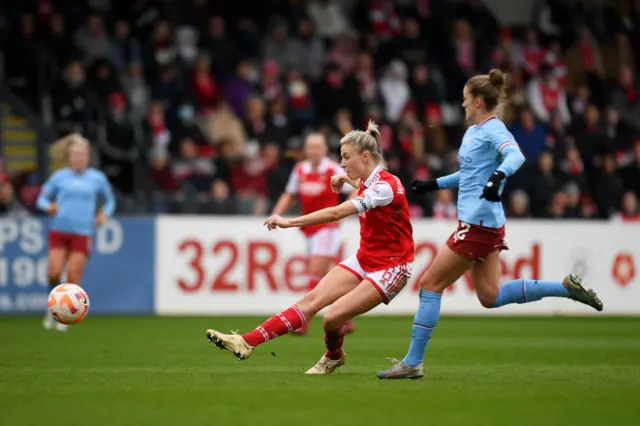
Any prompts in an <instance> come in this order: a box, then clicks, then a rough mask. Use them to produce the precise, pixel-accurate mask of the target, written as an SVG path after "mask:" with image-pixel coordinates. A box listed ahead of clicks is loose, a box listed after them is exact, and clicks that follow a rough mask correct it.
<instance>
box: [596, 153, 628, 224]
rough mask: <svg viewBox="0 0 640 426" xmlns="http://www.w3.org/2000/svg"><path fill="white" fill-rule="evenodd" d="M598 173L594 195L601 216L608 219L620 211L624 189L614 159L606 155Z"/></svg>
mask: <svg viewBox="0 0 640 426" xmlns="http://www.w3.org/2000/svg"><path fill="white" fill-rule="evenodd" d="M596 173H597V175H596V179H595V191H594V195H595V198H596V204H597V205H598V212H599V216H600V217H603V218H608V217H611V215H612V214H613V213H614V212H616V211H620V201H621V199H622V193H623V189H624V188H623V185H622V181H621V180H620V177H619V176H618V175H617V174H616V163H615V160H614V159H613V157H612V156H610V155H605V156H604V158H603V164H602V167H601V168H599V169H598V171H597V172H596Z"/></svg>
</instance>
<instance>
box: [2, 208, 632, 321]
mask: <svg viewBox="0 0 640 426" xmlns="http://www.w3.org/2000/svg"><path fill="white" fill-rule="evenodd" d="M262 222H263V220H262V219H261V218H245V217H203V216H198V217H184V216H159V217H157V218H147V219H133V218H126V219H125V218H122V219H113V220H111V221H110V222H109V223H107V224H106V225H105V226H104V227H103V228H101V229H100V230H99V232H98V233H97V234H96V236H95V239H94V250H93V254H92V256H91V259H90V261H89V264H88V266H87V271H86V274H85V278H84V282H83V286H84V287H85V288H86V289H87V292H88V293H89V296H90V298H91V312H92V313H96V314H158V315H267V314H270V313H273V312H275V311H278V310H280V309H282V308H284V307H287V306H289V305H290V304H292V303H294V302H295V301H296V300H297V299H298V298H299V297H300V296H301V295H302V294H303V293H304V291H305V287H306V276H305V269H306V264H305V259H304V249H305V244H304V239H303V237H302V235H301V234H300V232H299V231H298V230H295V229H285V230H282V229H279V230H276V231H271V232H269V231H267V230H266V229H265V228H264V227H263V226H262ZM413 226H414V237H415V242H416V261H415V263H414V268H413V274H412V275H413V276H412V279H411V280H410V282H409V284H408V285H407V287H406V288H405V290H404V291H402V292H401V293H400V294H399V295H398V296H397V297H396V299H395V300H394V301H393V302H392V303H391V304H390V305H388V306H380V307H379V308H377V309H375V310H374V311H372V314H379V315H385V314H412V313H413V312H414V311H415V309H416V306H417V297H416V293H417V287H416V286H417V278H418V277H419V276H420V274H422V272H424V270H426V268H427V267H428V266H429V263H430V262H431V259H433V257H434V256H435V254H436V252H437V250H438V248H439V247H440V245H442V244H443V243H444V242H445V241H446V239H447V238H448V236H449V235H450V234H451V232H452V231H453V230H454V229H455V227H456V224H455V223H454V222H452V221H433V220H416V221H414V222H413ZM47 228H48V221H46V220H39V219H25V220H12V219H0V256H1V257H0V314H35V313H38V314H40V313H41V312H42V311H43V310H44V307H45V306H46V294H47V291H48V285H47V259H46V249H47ZM341 232H342V235H343V246H342V253H343V256H348V255H350V254H351V253H353V252H354V251H355V250H356V248H357V246H358V243H359V227H358V223H357V221H356V220H346V221H344V223H343V224H342V225H341ZM639 235H640V226H638V225H630V224H617V223H605V222H599V223H594V222H578V221H576V222H574V221H510V222H509V223H508V226H507V244H508V245H509V250H508V251H504V252H502V255H501V262H500V263H501V265H500V266H501V281H502V282H505V281H508V280H512V279H518V278H525V279H547V280H550V279H562V277H564V276H565V275H566V274H567V273H569V272H572V271H575V272H578V273H580V274H582V275H583V276H584V278H585V284H586V285H587V286H589V287H593V288H595V289H596V290H597V292H598V294H599V295H600V296H601V299H602V301H603V302H604V305H605V310H604V312H603V314H610V315H640V278H638V272H639V271H638V267H639V266H640V265H639V264H638V260H639V259H640V242H639V241H638V236H639ZM442 312H443V313H445V314H462V315H464V314H474V315H475V314H488V315H500V314H511V315H517V314H522V315H554V314H567V315H572V314H596V312H595V311H593V310H592V309H590V308H587V307H585V306H583V305H580V304H577V303H575V302H572V301H569V300H565V299H560V298H549V299H545V300H543V301H540V302H536V303H530V304H526V305H519V306H518V305H511V306H506V307H503V308H500V309H497V310H487V309H485V308H483V307H482V306H481V305H480V303H479V302H478V301H477V299H476V297H475V294H474V291H473V286H472V284H471V282H470V280H469V278H468V276H465V277H462V278H461V279H460V280H459V281H458V282H457V283H455V284H454V285H453V286H452V287H450V289H449V290H447V292H446V293H445V296H444V298H443V305H442Z"/></svg>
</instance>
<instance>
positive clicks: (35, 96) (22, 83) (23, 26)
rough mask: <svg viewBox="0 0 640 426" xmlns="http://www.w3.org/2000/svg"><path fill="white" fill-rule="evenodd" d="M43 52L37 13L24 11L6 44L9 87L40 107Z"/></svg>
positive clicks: (33, 106) (36, 107) (35, 107)
mask: <svg viewBox="0 0 640 426" xmlns="http://www.w3.org/2000/svg"><path fill="white" fill-rule="evenodd" d="M43 55H44V52H43V47H42V44H41V43H40V40H39V38H38V34H37V33H36V25H35V22H34V16H33V15H31V14H24V15H22V17H21V18H20V27H19V29H18V31H16V32H14V33H12V34H11V36H10V37H9V40H7V43H6V46H5V53H4V57H5V67H6V69H5V76H6V77H5V78H6V80H7V83H8V85H9V87H11V89H12V90H14V91H15V92H16V93H17V94H18V95H19V96H22V97H23V98H24V100H25V101H26V102H27V104H29V105H30V106H31V107H32V108H34V109H36V110H37V111H38V110H39V109H40V104H39V102H40V99H39V93H38V90H39V87H38V83H39V76H40V75H39V69H40V67H41V65H42V64H43V63H44V56H43ZM9 58H10V60H7V59H9Z"/></svg>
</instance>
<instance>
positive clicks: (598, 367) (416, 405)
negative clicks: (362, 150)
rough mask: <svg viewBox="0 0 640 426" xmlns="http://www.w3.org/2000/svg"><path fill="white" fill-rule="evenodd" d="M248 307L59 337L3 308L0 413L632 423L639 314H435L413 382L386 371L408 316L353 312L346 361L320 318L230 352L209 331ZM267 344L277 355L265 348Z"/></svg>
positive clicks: (120, 418)
mask: <svg viewBox="0 0 640 426" xmlns="http://www.w3.org/2000/svg"><path fill="white" fill-rule="evenodd" d="M258 322H259V319H257V318H140V317H134V318H123V317H113V318H107V317H92V316H91V315H89V317H88V318H87V319H86V320H85V321H84V323H82V324H79V325H76V326H72V327H71V330H70V332H69V333H68V334H62V333H58V332H54V331H45V330H43V329H42V326H41V322H40V319H39V318H0V419H1V420H0V423H1V424H3V425H7V426H22V425H45V424H46V425H48V426H55V425H65V426H74V425H83V426H86V425H92V426H102V425H105V426H106V425H154V426H157V425H190V426H195V425H225V424H233V425H240V426H243V425H256V426H270V425H278V426H288V425H304V426H315V425H322V426H326V425H332V426H334V425H354V426H356V425H367V426H375V425H390V424H391V425H404V424H407V425H413V424H430V425H438V426H447V425H465V426H466V425H474V426H482V425H491V426H497V425H510V426H514V425H531V426H533V425H535V426H542V425H562V426H567V425H572V424H576V425H581V426H586V425H598V426H602V425H603V424H609V425H616V426H623V425H637V424H638V418H639V416H640V409H639V408H638V407H639V406H638V399H637V398H638V390H639V389H640V318H499V317H493V318H447V317H445V318H442V319H441V321H440V324H439V325H438V328H437V329H436V331H435V333H434V338H433V339H432V341H431V345H430V347H429V351H428V356H427V365H426V376H425V378H424V379H422V380H417V381H381V380H378V379H377V378H376V377H375V372H376V370H378V369H382V368H387V367H388V366H389V365H390V363H389V362H388V361H387V360H386V359H385V357H387V356H393V357H401V356H402V355H403V354H404V353H405V351H406V349H407V347H408V344H409V334H410V328H411V318H408V317H404V318H371V317H369V318H362V319H359V320H358V322H357V325H358V330H357V331H356V333H355V334H352V335H349V336H347V339H346V345H345V349H346V351H347V354H348V359H347V365H346V366H345V367H343V368H342V369H340V370H338V371H337V372H336V373H335V374H334V375H332V376H329V377H308V376H305V375H303V373H304V371H305V370H306V369H308V368H309V367H311V366H312V365H314V364H315V362H316V361H317V360H318V359H319V357H320V356H321V355H322V353H323V340H322V334H321V330H320V321H319V320H316V321H314V323H313V325H312V330H311V334H310V335H309V336H306V337H297V336H286V337H283V338H280V339H277V340H275V341H272V342H269V343H267V344H265V345H264V346H262V347H260V348H258V350H257V351H256V352H254V354H253V356H252V357H251V359H249V360H247V361H242V362H241V361H237V360H236V359H235V358H234V357H233V355H232V354H231V353H230V352H227V351H220V350H219V349H217V348H215V347H213V346H212V345H210V344H209V343H208V342H207V341H206V338H205V335H204V331H205V329H207V328H211V327H213V328H216V329H218V330H229V329H234V330H235V329H240V331H245V330H248V329H250V328H252V326H254V325H256V324H257V323H258ZM272 352H273V353H275V356H274V355H273V354H272Z"/></svg>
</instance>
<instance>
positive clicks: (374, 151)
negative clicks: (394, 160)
mask: <svg viewBox="0 0 640 426" xmlns="http://www.w3.org/2000/svg"><path fill="white" fill-rule="evenodd" d="M351 143H352V144H354V145H355V146H356V147H357V149H358V152H359V153H363V152H370V153H371V156H372V157H373V158H374V160H375V162H376V164H378V165H380V166H381V167H382V168H383V169H384V170H387V163H386V161H384V158H383V157H382V149H381V148H380V128H379V127H378V125H377V124H376V123H375V122H374V121H373V120H369V124H368V125H367V130H365V131H362V130H351V131H350V132H349V133H347V134H346V135H344V137H343V138H342V139H341V140H340V144H341V145H343V144H351Z"/></svg>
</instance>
